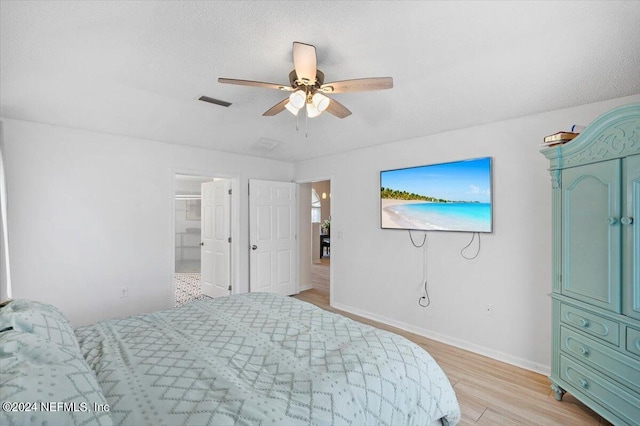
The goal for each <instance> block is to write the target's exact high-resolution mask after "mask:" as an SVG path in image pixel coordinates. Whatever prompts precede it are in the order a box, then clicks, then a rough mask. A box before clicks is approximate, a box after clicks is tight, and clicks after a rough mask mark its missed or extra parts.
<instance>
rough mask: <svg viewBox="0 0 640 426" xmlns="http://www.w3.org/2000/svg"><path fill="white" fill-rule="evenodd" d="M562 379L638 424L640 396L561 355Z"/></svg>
mask: <svg viewBox="0 0 640 426" xmlns="http://www.w3.org/2000/svg"><path fill="white" fill-rule="evenodd" d="M560 377H561V378H562V379H563V380H565V381H566V382H568V383H570V384H572V385H573V386H574V387H575V388H576V389H578V390H579V391H580V392H581V393H582V394H584V395H586V396H587V397H589V398H590V399H591V400H593V401H595V402H596V403H598V404H599V405H600V406H602V407H604V408H605V409H606V410H607V411H610V412H612V413H614V414H615V415H616V416H617V417H619V418H621V419H623V420H624V421H625V423H628V424H637V422H638V419H640V395H639V394H637V393H630V392H627V391H625V390H624V389H622V388H621V387H620V386H618V385H616V384H614V383H612V382H611V380H610V379H607V378H605V377H604V376H602V375H600V374H598V373H596V372H595V371H592V370H591V369H588V368H585V367H583V366H581V365H580V364H578V363H577V362H575V361H573V360H571V359H570V358H568V357H566V356H564V355H562V354H561V355H560Z"/></svg>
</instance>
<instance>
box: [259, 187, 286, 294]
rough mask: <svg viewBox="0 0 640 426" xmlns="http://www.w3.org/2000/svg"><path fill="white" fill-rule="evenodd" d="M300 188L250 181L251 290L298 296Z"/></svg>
mask: <svg viewBox="0 0 640 426" xmlns="http://www.w3.org/2000/svg"><path fill="white" fill-rule="evenodd" d="M297 187H298V185H297V184H295V183H291V182H274V181H264V180H255V179H251V180H249V253H250V254H249V271H250V272H249V291H251V292H257V291H263V292H269V293H278V294H282V295H285V296H288V295H291V294H296V293H298V284H297V275H298V270H297V268H298V261H297V241H296V230H297V229H298V228H297V226H298V220H297V217H298V216H297V201H296V197H297Z"/></svg>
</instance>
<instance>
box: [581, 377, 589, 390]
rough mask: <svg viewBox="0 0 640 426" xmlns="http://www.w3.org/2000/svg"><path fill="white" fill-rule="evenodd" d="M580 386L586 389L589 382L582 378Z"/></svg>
mask: <svg viewBox="0 0 640 426" xmlns="http://www.w3.org/2000/svg"><path fill="white" fill-rule="evenodd" d="M580 386H582V387H583V388H585V389H586V388H587V386H589V382H587V381H586V380H585V379H580Z"/></svg>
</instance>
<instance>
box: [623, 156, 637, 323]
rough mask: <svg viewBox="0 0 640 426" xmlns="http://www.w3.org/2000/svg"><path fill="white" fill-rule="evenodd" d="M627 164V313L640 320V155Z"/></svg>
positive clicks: (624, 241) (624, 240)
mask: <svg viewBox="0 0 640 426" xmlns="http://www.w3.org/2000/svg"><path fill="white" fill-rule="evenodd" d="M625 161H626V163H625V172H626V181H625V182H624V183H625V199H624V212H625V213H624V214H625V217H626V218H627V219H626V220H625V223H624V224H623V225H622V231H623V246H622V251H623V257H624V258H623V261H622V265H623V270H622V283H623V284H622V285H623V289H624V290H623V291H624V306H623V311H624V313H625V314H626V315H629V316H630V317H634V318H638V319H640V223H638V221H639V220H640V155H633V156H631V157H627V158H626V159H625Z"/></svg>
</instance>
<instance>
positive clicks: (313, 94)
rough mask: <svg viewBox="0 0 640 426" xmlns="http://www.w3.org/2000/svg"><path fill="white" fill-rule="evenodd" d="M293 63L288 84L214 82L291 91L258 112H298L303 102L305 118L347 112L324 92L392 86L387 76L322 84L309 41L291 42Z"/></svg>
mask: <svg viewBox="0 0 640 426" xmlns="http://www.w3.org/2000/svg"><path fill="white" fill-rule="evenodd" d="M293 66H294V70H293V71H291V72H290V73H289V83H290V86H286V85H283V84H275V83H264V82H260V81H252V80H238V79H232V78H219V79H218V82H219V83H225V84H236V85H240V86H254V87H262V88H265V89H278V90H281V91H287V92H292V93H291V94H290V95H289V96H288V97H287V98H285V99H283V100H282V101H280V102H278V103H277V104H276V105H274V106H272V107H271V108H269V109H268V110H267V111H266V112H265V113H264V114H262V115H264V116H273V115H276V114H279V113H280V112H282V111H284V110H285V109H286V110H288V111H289V112H291V113H292V114H293V115H295V116H298V113H299V112H300V110H301V109H302V108H303V107H305V106H306V108H305V112H306V116H307V117H308V118H313V117H317V116H319V115H320V114H322V112H323V111H328V112H329V113H330V114H332V115H334V116H336V117H338V118H345V117H348V116H350V115H351V111H349V110H348V109H347V108H346V107H345V106H344V105H342V104H341V103H340V102H338V101H336V100H335V99H331V98H329V97H328V96H325V93H351V92H363V91H370V90H383V89H391V88H392V87H393V78H391V77H373V78H360V79H354V80H342V81H334V82H331V83H326V84H325V83H324V73H323V72H322V71H320V70H319V69H318V67H317V56H316V48H315V47H314V46H312V45H310V44H305V43H300V42H294V43H293ZM296 127H297V126H296Z"/></svg>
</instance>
